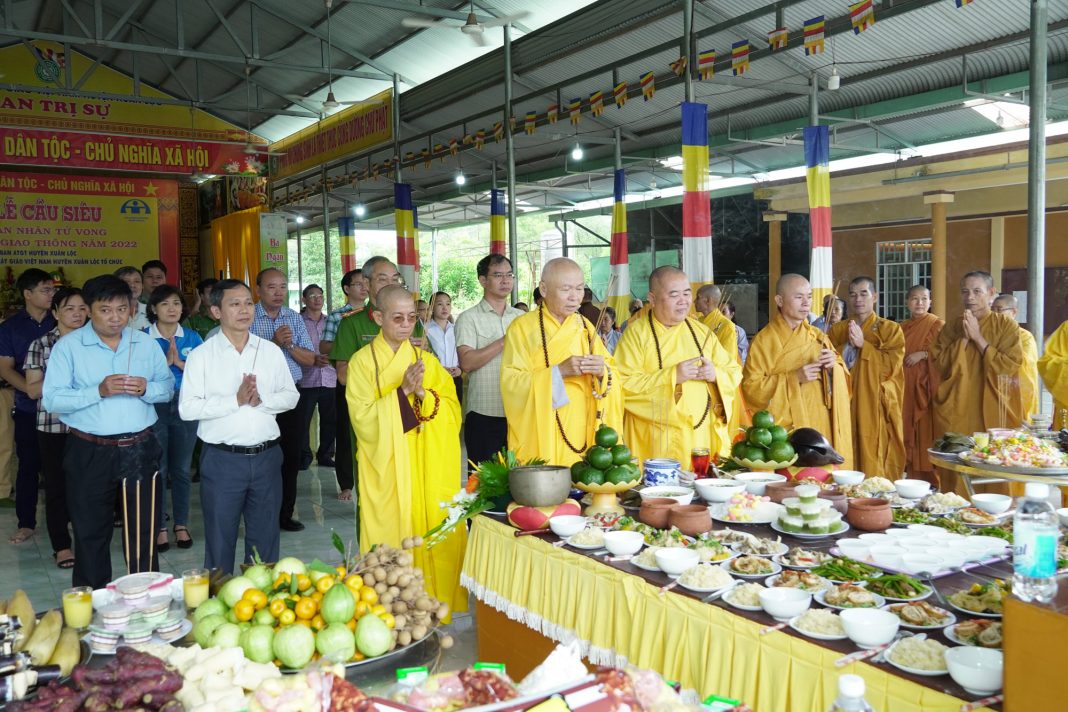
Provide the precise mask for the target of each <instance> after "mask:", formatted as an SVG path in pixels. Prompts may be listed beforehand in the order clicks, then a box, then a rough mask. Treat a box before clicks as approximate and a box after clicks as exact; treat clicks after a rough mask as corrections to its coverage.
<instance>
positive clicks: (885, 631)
mask: <svg viewBox="0 0 1068 712" xmlns="http://www.w3.org/2000/svg"><path fill="white" fill-rule="evenodd" d="M838 617H839V618H840V619H841V621H842V627H843V628H845V633H846V635H847V636H849V639H850V640H852V641H853V642H854V643H856V644H857V645H858V646H860V647H862V648H875V647H878V646H880V645H886V644H887V643H889V642H890V641H891V640H893V639H894V636H895V635H897V630H898V628H899V627H900V626H901V619H900V618H898V617H897V616H896V615H895V614H893V613H891V612H890V611H885V610H882V609H878V608H847V609H846V610H844V611H840V612H839V613H838Z"/></svg>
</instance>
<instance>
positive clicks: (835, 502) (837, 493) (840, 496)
mask: <svg viewBox="0 0 1068 712" xmlns="http://www.w3.org/2000/svg"><path fill="white" fill-rule="evenodd" d="M816 496H817V497H818V498H819V499H829V500H830V501H831V506H832V507H834V508H835V509H837V510H838V511H839V512H841V513H842V514H843V515H844V514H845V513H846V512H848V511H849V498H848V497H846V496H845V493H844V492H842V490H840V489H829V490H823V491H822V492H820V493H819V494H818V495H816Z"/></svg>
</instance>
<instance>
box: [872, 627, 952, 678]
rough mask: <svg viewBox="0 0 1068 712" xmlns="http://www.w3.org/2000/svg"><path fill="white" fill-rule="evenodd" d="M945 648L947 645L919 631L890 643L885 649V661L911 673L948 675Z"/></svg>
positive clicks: (931, 675) (932, 675) (933, 675)
mask: <svg viewBox="0 0 1068 712" xmlns="http://www.w3.org/2000/svg"><path fill="white" fill-rule="evenodd" d="M947 650H949V648H948V647H947V646H945V645H943V644H942V643H940V642H938V641H937V640H932V639H931V638H928V637H927V636H925V635H923V634H922V633H921V634H920V635H915V636H912V637H911V638H902V639H901V640H899V641H897V642H896V643H894V644H893V645H891V646H890V647H889V649H887V651H886V662H888V663H890V664H891V665H893V666H894V667H896V668H897V669H898V670H904V671H905V672H910V673H912V674H913V675H923V676H925V677H935V676H937V675H948V674H949V668H948V667H946V651H947Z"/></svg>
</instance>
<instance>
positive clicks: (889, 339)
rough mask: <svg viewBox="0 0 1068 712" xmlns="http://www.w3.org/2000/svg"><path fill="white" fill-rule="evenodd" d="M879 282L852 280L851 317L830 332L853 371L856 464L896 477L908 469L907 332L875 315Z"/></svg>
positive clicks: (870, 471)
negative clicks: (904, 427)
mask: <svg viewBox="0 0 1068 712" xmlns="http://www.w3.org/2000/svg"><path fill="white" fill-rule="evenodd" d="M878 301H879V295H878V293H877V292H876V291H875V280H873V279H872V278H871V277H857V278H856V279H854V280H853V281H852V282H850V283H849V308H850V312H851V315H852V316H851V318H849V319H848V320H846V321H840V322H838V323H837V324H835V325H834V326H832V327H831V329H830V332H829V333H828V334H827V336H828V337H829V338H830V340H831V343H832V344H834V347H835V348H836V349H837V350H838V353H839V354H841V355H842V360H844V361H845V363H846V367H848V368H849V372H850V384H851V386H852V388H851V391H852V392H851V394H850V399H849V400H850V407H851V411H850V413H851V415H852V421H853V452H854V453H855V454H856V461H855V464H856V468H857V469H858V470H860V471H861V472H864V473H865V474H867V475H868V476H869V477H876V476H878V477H886V478H887V479H890V480H896V479H898V478H900V477H901V474H902V473H903V472H904V471H905V440H904V436H903V435H902V434H901V395H902V392H903V391H904V390H905V377H904V375H903V373H902V365H903V361H904V358H905V336H904V334H902V333H901V327H900V326H898V325H897V323H896V322H893V321H890V320H889V319H884V318H882V317H881V316H878V315H877V314H876V313H875V305H876V304H877V303H878Z"/></svg>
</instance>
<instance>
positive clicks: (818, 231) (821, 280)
mask: <svg viewBox="0 0 1068 712" xmlns="http://www.w3.org/2000/svg"><path fill="white" fill-rule="evenodd" d="M830 159H831V139H830V133H829V131H828V129H827V127H826V126H806V127H805V168H806V169H807V170H806V177H805V181H806V183H807V185H808V222H809V234H810V237H811V241H812V264H811V266H810V268H809V276H808V281H809V283H811V284H812V306H813V308H814V309H821V308H822V305H823V298H824V297H826V296H827V295H828V294H830V293H831V290H832V289H834V286H833V283H834V277H833V275H832V272H833V266H832V264H833V263H832V262H831V171H830V167H829V164H830Z"/></svg>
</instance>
